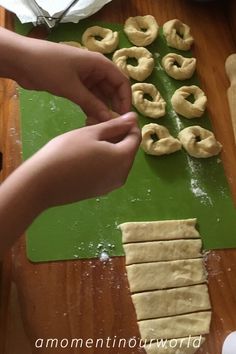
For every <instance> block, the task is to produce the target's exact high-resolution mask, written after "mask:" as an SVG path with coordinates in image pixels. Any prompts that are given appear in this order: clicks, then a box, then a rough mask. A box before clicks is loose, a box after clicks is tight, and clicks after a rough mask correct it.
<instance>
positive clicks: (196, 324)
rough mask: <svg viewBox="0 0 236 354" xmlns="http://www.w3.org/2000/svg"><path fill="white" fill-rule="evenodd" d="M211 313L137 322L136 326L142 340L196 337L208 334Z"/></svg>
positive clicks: (205, 312)
mask: <svg viewBox="0 0 236 354" xmlns="http://www.w3.org/2000/svg"><path fill="white" fill-rule="evenodd" d="M210 322H211V312H210V311H204V312H197V313H191V314H187V315H180V316H174V317H164V318H158V319H154V320H147V321H146V320H145V321H139V322H138V326H139V330H140V334H141V339H143V340H147V341H150V340H154V339H165V338H166V339H170V338H180V337H187V336H189V335H192V336H197V335H201V334H206V333H209V327H210Z"/></svg>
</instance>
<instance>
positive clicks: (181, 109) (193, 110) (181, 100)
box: [171, 85, 207, 118]
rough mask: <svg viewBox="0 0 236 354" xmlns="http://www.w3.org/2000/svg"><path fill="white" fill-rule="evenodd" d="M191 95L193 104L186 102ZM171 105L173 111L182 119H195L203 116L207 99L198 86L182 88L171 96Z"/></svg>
mask: <svg viewBox="0 0 236 354" xmlns="http://www.w3.org/2000/svg"><path fill="white" fill-rule="evenodd" d="M191 94H192V95H193V96H194V99H195V102H194V103H191V102H190V101H188V100H187V98H188V97H189V96H190V95H191ZM171 103H172V106H173V108H174V110H175V111H176V112H177V113H179V114H181V115H182V116H183V117H185V118H196V117H201V116H202V115H203V113H204V111H205V109H206V104H207V98H206V95H205V93H204V92H203V91H202V90H201V89H200V88H199V87H198V86H195V85H192V86H182V87H180V88H179V89H178V90H176V91H175V93H174V94H173V96H172V98H171Z"/></svg>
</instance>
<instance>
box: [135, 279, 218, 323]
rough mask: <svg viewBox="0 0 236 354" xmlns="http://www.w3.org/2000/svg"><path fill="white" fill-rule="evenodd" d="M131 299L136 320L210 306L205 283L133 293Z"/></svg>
mask: <svg viewBox="0 0 236 354" xmlns="http://www.w3.org/2000/svg"><path fill="white" fill-rule="evenodd" d="M132 301H133V304H134V307H135V310H136V314H137V319H138V320H145V319H150V318H158V317H168V316H175V315H181V314H185V313H190V312H196V311H204V310H209V309H210V308H211V304H210V299H209V295H208V288H207V285H205V284H202V285H194V286H188V287H183V288H176V289H169V290H158V291H150V292H145V293H139V294H134V295H132Z"/></svg>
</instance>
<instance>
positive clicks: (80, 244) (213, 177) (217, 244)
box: [20, 20, 236, 262]
mask: <svg viewBox="0 0 236 354" xmlns="http://www.w3.org/2000/svg"><path fill="white" fill-rule="evenodd" d="M94 24H101V23H97V22H96V23H95V22H91V21H89V20H84V21H81V22H80V23H79V24H63V25H60V26H59V27H58V28H57V29H55V30H54V31H53V33H52V34H51V35H50V36H49V39H50V40H52V41H56V42H58V41H68V40H76V41H80V39H81V34H82V33H83V31H84V30H85V29H86V28H87V27H89V26H91V25H94ZM102 25H105V26H106V27H109V28H111V29H113V30H117V31H119V33H120V47H126V46H131V43H129V41H128V40H127V38H126V36H125V35H124V33H123V30H122V25H119V24H107V23H106V24H104V23H102ZM148 49H149V50H150V51H151V52H152V53H153V55H154V58H155V68H154V70H153V73H152V75H151V76H150V77H149V78H148V79H147V80H146V82H152V83H154V84H155V85H156V86H157V88H158V89H159V90H160V92H161V94H162V96H163V97H164V98H165V99H166V101H167V114H166V116H165V117H163V118H160V119H158V120H157V121H156V122H157V123H158V124H163V125H164V126H166V127H167V128H168V129H169V130H170V132H171V133H172V135H173V136H177V134H178V132H179V131H180V130H181V129H183V128H184V127H186V126H189V125H201V126H203V127H205V128H208V129H211V124H210V120H209V117H208V115H207V112H206V113H205V115H204V116H203V117H202V118H198V119H193V120H187V119H185V118H183V117H181V116H178V115H176V114H175V112H174V111H173V110H172V108H171V105H170V103H169V102H170V98H171V96H172V94H173V92H174V91H175V90H176V89H177V88H178V87H180V86H182V85H183V84H184V85H189V84H198V80H197V78H196V76H195V77H193V78H192V79H191V80H185V81H184V82H179V81H176V80H174V79H171V78H170V77H168V76H167V75H166V74H165V72H164V71H163V69H162V67H161V65H160V61H161V58H162V57H163V56H164V55H165V54H166V53H168V52H173V51H175V50H172V49H170V48H168V47H167V45H166V43H165V39H164V38H163V35H162V33H160V34H159V37H158V38H157V40H156V41H155V42H154V43H153V44H152V45H150V46H149V47H148ZM176 52H177V53H178V51H176ZM182 54H183V53H182ZM183 55H185V56H191V53H190V52H189V53H188V52H187V53H186V52H184V54H183ZM58 70H60V69H59V68H58ZM20 103H21V113H22V117H21V124H22V140H23V156H24V158H25V159H26V158H27V157H29V156H31V155H32V154H33V153H34V152H35V151H37V150H38V149H39V148H40V147H41V146H43V145H44V144H45V143H46V142H47V141H48V140H50V139H51V138H53V137H54V136H56V135H58V134H61V133H63V132H66V131H69V130H71V129H75V128H78V127H81V126H83V125H84V115H83V113H82V111H81V110H80V108H79V107H78V106H76V105H74V104H72V103H71V102H69V101H67V100H65V99H62V98H58V97H54V96H52V95H50V94H48V93H45V92H32V91H31V92H30V91H26V90H23V89H20ZM139 122H140V126H143V125H144V124H147V123H150V122H155V121H154V120H152V119H147V118H145V117H143V116H141V115H139ZM61 168H63V166H61ZM58 173H59V174H60V170H58ZM94 183H95V182H94ZM78 188H79V186H78ZM193 217H196V218H197V219H198V228H199V230H200V233H201V236H202V238H203V243H204V248H205V249H217V248H231V247H235V246H236V238H235V230H236V213H235V208H234V206H233V201H232V198H231V195H230V191H229V187H228V184H227V181H226V178H225V175H224V169H223V165H222V162H221V160H220V157H219V156H218V157H212V158H208V159H196V158H192V157H189V156H188V155H187V154H186V153H185V152H184V151H179V152H176V153H174V154H172V155H169V156H162V157H153V156H148V155H146V154H145V153H144V152H143V151H142V150H141V149H140V150H139V152H138V154H137V157H136V160H135V163H134V166H133V169H132V171H131V173H130V175H129V178H128V181H127V183H126V185H125V186H124V187H123V188H121V189H119V190H117V191H114V192H112V193H110V194H109V195H106V196H103V197H99V198H95V199H91V200H86V201H82V202H79V203H75V204H73V205H67V206H62V207H57V208H52V209H50V210H47V211H45V212H44V213H43V214H42V215H41V216H40V217H38V219H37V220H35V221H34V223H33V224H32V226H31V227H30V228H29V230H28V232H27V253H28V257H29V259H30V260H31V261H34V262H40V261H49V260H51V261H52V260H66V259H77V258H93V257H99V256H100V254H101V252H102V251H106V252H108V254H109V255H110V256H115V255H116V256H117V255H118V256H119V255H123V254H124V253H123V248H122V243H121V234H120V231H119V230H118V229H117V225H118V224H120V223H122V222H126V221H146V220H147V221H148V220H165V219H182V218H193Z"/></svg>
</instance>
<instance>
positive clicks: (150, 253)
mask: <svg viewBox="0 0 236 354" xmlns="http://www.w3.org/2000/svg"><path fill="white" fill-rule="evenodd" d="M123 247H124V250H125V261H126V265H129V264H134V263H146V262H161V261H174V260H180V259H188V258H201V257H202V254H201V248H202V241H201V240H200V239H199V240H198V239H196V240H173V241H154V242H138V243H128V244H125V245H123Z"/></svg>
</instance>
